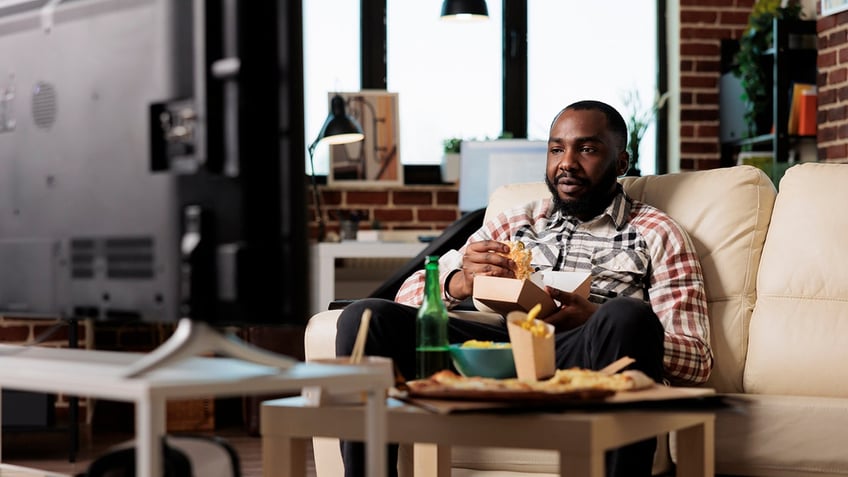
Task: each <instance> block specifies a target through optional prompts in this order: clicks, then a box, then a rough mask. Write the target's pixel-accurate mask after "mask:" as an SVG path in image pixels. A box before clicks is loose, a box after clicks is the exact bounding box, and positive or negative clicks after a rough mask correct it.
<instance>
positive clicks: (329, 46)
mask: <svg viewBox="0 0 848 477" xmlns="http://www.w3.org/2000/svg"><path fill="white" fill-rule="evenodd" d="M330 13H332V14H330ZM359 36H360V35H359V2H352V1H350V0H322V1H304V2H303V79H304V81H303V95H304V96H303V104H304V106H303V109H304V116H305V118H304V119H305V134H306V137H305V138H304V141H305V144H307V145H309V144H311V143H312V141H314V140H315V137H316V136H318V133H319V132H320V131H321V126H323V125H324V120H325V119H327V112H328V110H329V109H328V108H329V99H328V95H329V94H330V93H332V92H336V91H359V90H360V82H359V68H360V66H359V65H360V61H359V58H360V54H359V51H360V47H359ZM314 159H315V174H317V175H327V173H328V172H329V163H330V159H329V151H328V148H327V146H326V145H322V146H321V147H319V148H317V149H316V150H315V158H314ZM306 171H307V173H310V172H311V168H310V165H309V163H308V162H307V164H306Z"/></svg>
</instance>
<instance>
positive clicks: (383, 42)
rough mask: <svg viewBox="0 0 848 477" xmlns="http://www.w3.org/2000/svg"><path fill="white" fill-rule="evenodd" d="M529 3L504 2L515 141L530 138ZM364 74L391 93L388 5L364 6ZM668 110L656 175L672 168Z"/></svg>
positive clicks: (661, 18)
mask: <svg viewBox="0 0 848 477" xmlns="http://www.w3.org/2000/svg"><path fill="white" fill-rule="evenodd" d="M527 1H528V0H503V25H502V28H501V30H502V32H503V43H502V44H503V45H504V46H503V49H502V50H503V52H502V59H503V98H501V103H502V105H503V126H502V128H501V130H502V131H505V132H507V131H508V132H510V133H512V135H513V137H516V138H526V137H527V120H528V118H527ZM656 6H657V11H656V15H657V52H656V54H657V65H658V68H657V78H656V82H657V89H658V90H659V91H667V90H668V48H667V45H666V42H667V39H668V37H667V33H666V17H665V14H666V10H667V0H656ZM360 8H361V15H360V18H361V22H360V23H361V28H360V40H361V47H362V58H361V65H362V71H361V72H360V75H361V76H360V77H361V83H362V88H363V89H383V90H384V89H387V88H388V81H387V77H388V65H387V64H386V61H387V59H386V58H387V54H386V51H387V49H388V46H387V36H388V35H387V29H386V11H387V2H386V0H383V1H380V0H361V1H360ZM668 120H669V118H668V108H662V109H661V110H660V111H659V114H657V117H656V134H657V138H656V140H657V145H656V157H655V163H656V171H657V174H665V173H667V172H668V171H669V164H668Z"/></svg>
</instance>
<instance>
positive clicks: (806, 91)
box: [786, 83, 816, 135]
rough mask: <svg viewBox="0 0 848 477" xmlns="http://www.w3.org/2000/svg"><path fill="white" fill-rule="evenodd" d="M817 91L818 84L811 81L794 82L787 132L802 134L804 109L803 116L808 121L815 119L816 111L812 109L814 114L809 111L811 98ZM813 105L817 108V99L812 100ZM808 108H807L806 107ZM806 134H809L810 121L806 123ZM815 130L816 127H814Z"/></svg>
mask: <svg viewBox="0 0 848 477" xmlns="http://www.w3.org/2000/svg"><path fill="white" fill-rule="evenodd" d="M815 92H816V85H814V84H809V83H793V85H792V98H791V102H790V103H789V124H788V125H787V128H786V132H787V133H789V134H790V135H797V134H801V132H800V129H801V116H802V110H804V111H803V113H804V114H803V116H804V118H805V120H806V121H810V120H812V121H815V111H812V115H811V114H810V113H811V111H809V108H810V104H811V101H810V98H811V95H814V94H815ZM812 105H813V106H812V107H813V109H815V101H812ZM804 108H806V109H804ZM803 129H804V134H809V130H810V124H809V122H805V125H804V128H803ZM813 130H815V128H813Z"/></svg>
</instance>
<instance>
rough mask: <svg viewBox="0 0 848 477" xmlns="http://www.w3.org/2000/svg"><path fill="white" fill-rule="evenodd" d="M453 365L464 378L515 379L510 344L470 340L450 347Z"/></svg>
mask: <svg viewBox="0 0 848 477" xmlns="http://www.w3.org/2000/svg"><path fill="white" fill-rule="evenodd" d="M450 355H451V358H452V359H453V365H454V367H456V370H457V371H459V373H460V374H462V375H463V376H466V377H471V376H481V377H485V378H495V379H506V378H514V377H516V373H515V360H514V359H513V357H512V345H510V343H497V342H491V341H477V340H470V342H469V341H466V342H465V343H462V344H459V343H457V344H452V345H450Z"/></svg>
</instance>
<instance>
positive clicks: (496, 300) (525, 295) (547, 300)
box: [474, 271, 592, 318]
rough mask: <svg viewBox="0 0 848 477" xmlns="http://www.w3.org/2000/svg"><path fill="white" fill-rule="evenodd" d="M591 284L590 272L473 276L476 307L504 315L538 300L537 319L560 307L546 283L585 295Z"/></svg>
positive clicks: (525, 309) (587, 294)
mask: <svg viewBox="0 0 848 477" xmlns="http://www.w3.org/2000/svg"><path fill="white" fill-rule="evenodd" d="M591 283H592V280H591V275H590V274H589V272H554V271H542V272H536V273H534V274H533V276H532V277H530V279H528V280H518V279H515V278H502V277H489V276H485V275H479V276H476V277H474V302H475V305H476V307H477V309H478V310H481V311H493V312H496V313H499V314H501V315H504V316H506V315H507V314H508V313H509V312H512V311H523V312H525V313H526V312H528V311H530V310H531V309H532V308H533V307H534V306H536V304H537V303H538V304H540V305H542V310H541V311H540V312H539V318H544V317H546V316H548V315H550V314H551V313H553V312H554V311H556V310H557V308H559V305H558V304H557V303H556V302H555V301H554V300H553V299H552V298H551V296H550V295H548V293H547V292H546V291H545V286H549V287H551V288H556V289H557V290H563V291H567V292H571V293H577V294H579V295H581V296H583V297H588V296H589V287H590V285H591Z"/></svg>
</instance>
